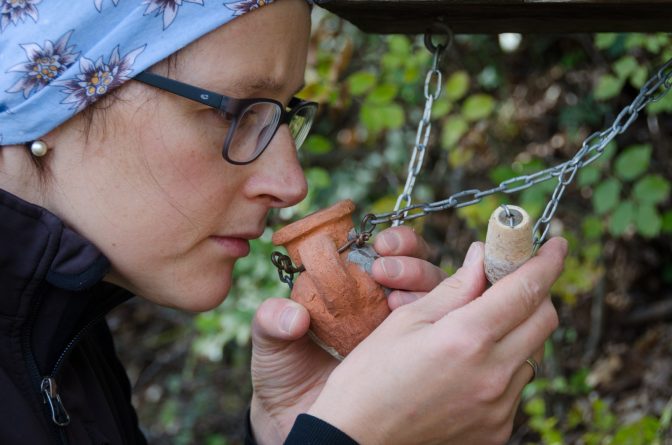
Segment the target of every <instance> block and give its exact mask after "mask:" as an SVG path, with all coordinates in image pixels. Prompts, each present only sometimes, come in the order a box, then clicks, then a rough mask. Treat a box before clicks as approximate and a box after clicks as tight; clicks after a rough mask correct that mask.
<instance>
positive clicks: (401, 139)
mask: <svg viewBox="0 0 672 445" xmlns="http://www.w3.org/2000/svg"><path fill="white" fill-rule="evenodd" d="M313 19H314V20H313V22H314V23H313V33H312V40H311V48H310V55H309V68H308V71H307V74H306V82H307V86H306V88H305V90H304V91H303V92H302V94H301V95H302V96H303V97H306V98H310V99H312V100H317V101H319V102H320V103H321V104H322V107H321V110H320V115H319V118H318V122H317V123H316V126H315V129H314V131H313V132H312V135H311V136H310V138H309V139H308V140H307V142H306V144H305V147H304V149H303V150H302V153H301V158H302V164H303V165H304V167H305V172H306V176H307V178H308V182H309V186H310V191H309V194H308V197H307V198H306V200H305V201H304V202H302V203H301V204H299V205H297V206H295V207H293V208H290V209H284V210H282V211H280V212H278V213H277V214H274V215H272V217H271V221H270V224H269V227H270V228H269V229H268V230H267V232H266V233H265V235H264V236H263V237H262V239H260V240H258V241H255V242H253V243H252V244H253V249H252V250H253V253H252V254H251V255H250V256H249V257H247V258H245V259H244V260H242V261H240V263H239V265H238V266H237V268H236V270H235V277H236V285H235V288H234V289H233V290H232V292H231V294H230V296H229V297H228V299H227V300H226V301H225V302H224V304H222V306H221V307H220V308H218V309H216V310H214V311H211V312H208V313H203V314H198V315H191V314H184V313H180V312H176V311H172V310H168V309H161V308H156V307H153V306H151V305H149V304H147V303H144V302H142V301H140V300H139V299H136V300H137V301H132V302H131V303H129V304H127V305H125V306H123V307H121V308H119V309H117V310H116V311H115V312H114V313H113V314H111V316H110V317H109V321H110V324H111V326H112V327H113V330H114V331H115V334H116V337H117V346H118V348H119V351H120V354H121V356H122V358H123V360H124V361H125V363H126V364H127V367H128V370H129V375H130V377H131V381H132V382H133V384H134V387H135V391H134V394H135V395H134V399H135V403H136V406H137V407H138V410H139V415H140V418H141V422H142V425H143V427H144V428H145V431H146V433H147V436H148V438H149V439H150V443H154V444H176V445H185V444H206V445H233V444H240V443H241V439H242V434H241V433H242V425H243V419H244V416H245V411H246V409H247V406H248V403H249V398H250V394H251V388H250V383H249V375H248V374H249V358H250V357H249V353H250V345H249V338H250V334H249V326H250V322H251V319H252V316H253V314H254V311H255V308H256V307H257V306H258V305H259V304H260V303H261V302H262V301H263V300H264V299H266V298H268V297H271V296H287V295H288V289H287V288H286V286H285V285H283V284H282V283H280V281H279V280H278V278H277V273H276V270H275V269H274V267H273V266H272V264H271V262H270V260H269V258H270V254H271V252H272V251H273V250H274V248H273V246H272V245H271V244H270V238H271V235H272V233H273V229H274V228H278V227H280V226H282V225H285V224H287V223H288V222H290V221H292V220H294V219H298V218H299V217H301V216H304V215H306V214H308V213H310V212H312V211H315V210H317V209H320V208H324V207H326V206H328V205H330V204H333V203H334V202H335V201H337V200H339V199H344V198H350V199H353V200H354V201H355V202H356V203H357V204H358V212H359V215H358V217H361V216H362V215H363V214H365V213H368V212H375V213H380V212H385V211H389V210H391V209H392V207H393V206H394V203H395V201H396V196H397V195H398V193H399V192H400V191H401V190H402V189H403V184H404V181H405V178H406V169H407V163H408V160H409V154H410V151H411V148H412V146H413V142H414V140H415V135H416V128H417V123H418V121H419V120H420V118H421V117H422V110H423V107H424V90H423V89H424V81H425V76H426V72H427V70H428V69H429V67H430V65H431V55H430V53H429V52H428V51H427V50H426V49H425V47H424V45H423V43H422V36H402V35H390V36H380V35H366V34H363V33H361V32H360V31H358V30H357V29H356V28H355V27H353V26H352V25H350V24H348V23H346V22H343V21H341V20H340V19H338V18H337V17H335V16H333V15H330V14H329V13H326V12H325V11H323V10H319V9H316V10H315V11H314V13H313ZM671 57H672V36H671V35H668V34H596V35H587V34H581V35H562V36H555V35H528V36H520V35H515V34H511V35H500V36H497V35H495V36H482V35H474V36H457V37H456V39H455V42H454V44H453V46H452V47H451V49H450V50H449V51H448V52H447V54H445V56H444V57H443V59H442V63H441V65H440V69H441V71H442V73H443V85H442V86H443V92H442V94H441V97H440V99H439V100H438V101H436V103H435V104H434V109H433V115H432V118H433V120H432V123H433V131H432V136H431V144H430V152H429V153H428V155H427V158H426V160H425V166H424V170H423V172H422V174H421V175H420V177H419V178H418V183H417V185H416V188H415V196H414V202H420V201H429V200H437V199H441V198H445V197H447V196H449V195H450V194H452V193H455V192H457V191H459V190H462V189H472V188H479V189H487V188H491V187H494V186H496V185H497V184H499V183H500V182H501V181H503V180H505V179H508V178H510V177H513V176H517V175H521V174H528V173H531V172H535V171H538V170H540V169H543V168H546V167H550V166H553V165H556V164H559V163H561V162H564V161H566V160H568V159H570V158H571V157H572V156H573V155H574V153H575V152H576V151H577V150H578V148H579V147H580V146H581V143H582V142H583V140H584V139H585V138H586V137H587V136H589V135H590V134H592V133H593V132H595V131H598V130H602V129H605V128H607V127H608V126H610V125H611V122H613V120H614V119H615V117H616V115H617V114H618V112H620V110H621V109H622V108H623V107H624V106H625V105H627V104H629V103H630V102H631V101H632V100H633V99H634V98H635V97H636V95H637V93H638V90H639V88H640V87H641V86H642V85H643V83H644V82H645V81H646V80H647V79H648V77H649V76H651V75H652V74H653V73H654V72H655V69H656V67H657V66H659V65H660V64H662V63H663V62H665V61H666V60H668V59H669V58H671ZM671 113H672V94H669V95H668V96H666V97H665V98H664V99H663V100H661V101H659V102H657V103H655V104H652V105H650V106H649V107H648V108H646V109H645V110H644V111H643V112H642V115H641V116H640V118H639V119H638V120H637V121H636V122H635V123H634V124H633V126H632V128H631V129H630V130H629V131H628V132H627V133H626V134H624V135H622V136H619V137H618V138H617V139H616V141H615V142H614V143H613V144H612V145H611V146H610V147H609V148H608V149H607V150H606V152H605V154H604V155H603V156H602V157H601V158H600V159H599V161H597V162H595V163H594V164H592V165H591V166H590V167H587V168H584V169H582V170H581V172H580V173H579V174H578V176H577V178H576V181H575V183H574V185H572V186H571V187H570V188H569V189H568V190H567V192H566V193H565V196H564V197H563V199H562V202H561V204H560V207H559V210H558V213H557V216H556V218H555V220H554V222H553V225H552V228H551V232H552V234H557V235H563V236H565V237H566V238H567V239H568V240H569V242H570V255H569V257H568V259H567V264H566V268H565V272H564V274H563V276H562V277H561V279H560V280H559V282H558V283H557V285H556V286H555V287H554V289H553V299H554V302H555V304H556V307H557V309H558V311H559V314H560V318H561V322H560V328H559V329H558V330H557V331H556V332H555V334H554V335H553V336H552V338H551V339H550V340H549V342H548V344H547V348H546V358H545V361H544V373H543V377H542V378H539V379H537V380H536V381H535V382H533V383H532V384H530V385H528V387H527V389H526V391H525V393H524V398H523V401H522V404H521V409H520V413H519V416H518V419H517V421H516V427H515V431H514V435H513V437H512V438H511V441H510V443H511V444H527V443H534V444H549V445H550V444H586V445H592V444H595V445H597V444H634V445H636V444H642V445H643V444H658V445H662V444H672V433H670V429H671V424H672V290H671V288H672V254H671V252H672V202H671V200H670V181H671V180H672V177H671V175H670V172H671V171H672V139H671V138H670V135H671V134H672V115H671ZM554 185H555V184H554V181H549V182H547V183H543V184H540V185H538V186H536V187H534V188H532V189H528V190H526V191H524V192H521V193H519V194H514V195H507V196H493V197H489V198H487V199H485V200H484V201H483V202H481V203H480V204H478V205H474V206H471V207H466V208H463V209H460V210H458V211H452V210H451V211H446V212H442V213H437V214H433V215H431V216H429V217H427V218H423V219H421V220H418V221H416V222H414V223H413V224H414V226H415V227H416V228H417V229H418V230H419V231H421V233H422V234H423V236H424V237H425V238H426V239H427V240H428V242H429V243H430V244H431V245H432V246H433V253H432V261H433V262H435V263H436V264H438V265H440V266H441V267H443V268H444V269H445V270H446V271H448V272H451V271H454V270H455V269H456V268H457V267H459V265H460V264H461V261H462V257H463V254H464V253H465V252H466V250H467V248H468V246H469V244H470V243H471V242H472V241H475V240H483V239H484V237H485V228H486V223H487V219H488V217H489V215H490V213H491V212H492V211H493V210H494V209H495V207H496V206H498V205H499V204H501V203H511V204H516V205H522V206H523V207H525V208H526V209H527V210H528V211H529V212H530V213H531V215H532V216H533V217H538V216H539V214H540V213H541V211H543V208H544V206H545V205H546V202H547V200H548V197H549V196H550V193H551V192H552V190H553V186H554Z"/></svg>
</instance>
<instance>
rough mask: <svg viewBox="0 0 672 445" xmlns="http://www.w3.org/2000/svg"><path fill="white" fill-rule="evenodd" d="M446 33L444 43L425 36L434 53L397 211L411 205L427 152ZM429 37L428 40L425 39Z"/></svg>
mask: <svg viewBox="0 0 672 445" xmlns="http://www.w3.org/2000/svg"><path fill="white" fill-rule="evenodd" d="M446 33H447V35H448V40H447V42H446V43H445V44H444V45H438V46H437V45H434V44H433V43H432V42H431V39H432V37H431V34H430V33H429V32H428V34H427V35H426V36H425V42H426V44H427V42H428V41H429V42H430V44H427V47H428V49H430V51H432V52H433V53H434V61H433V62H432V67H431V68H430V69H429V71H427V75H426V76H425V89H424V92H425V109H424V111H423V113H422V119H420V122H419V123H418V130H417V132H416V135H415V144H414V145H413V152H412V153H411V160H410V161H409V163H408V172H407V176H406V184H405V185H404V190H403V191H402V192H401V193H400V194H399V196H398V197H397V202H396V203H395V205H394V211H398V210H399V209H400V208H402V206H403V207H404V208H408V207H410V206H411V203H412V201H413V198H412V194H413V187H415V181H416V178H417V177H418V175H419V174H420V171H421V170H422V165H423V163H424V160H425V154H426V153H427V147H428V144H429V136H430V134H431V132H432V106H433V105H434V101H435V100H437V99H438V98H439V97H440V96H441V87H442V84H443V78H442V75H441V71H440V70H439V60H440V59H441V54H442V53H443V52H444V51H445V50H446V49H447V48H448V47H449V46H450V44H451V43H452V33H451V32H450V29H448V30H447V31H446ZM427 39H429V40H427ZM403 221H406V220H405V219H401V218H399V219H395V220H394V221H393V222H392V225H393V226H398V225H400V224H402V223H403Z"/></svg>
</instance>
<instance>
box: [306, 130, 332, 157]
mask: <svg viewBox="0 0 672 445" xmlns="http://www.w3.org/2000/svg"><path fill="white" fill-rule="evenodd" d="M333 148H334V144H332V142H331V141H330V140H329V139H327V138H326V137H324V136H322V135H319V134H311V135H310V136H308V138H307V139H306V142H304V143H303V147H302V149H303V150H305V151H307V152H310V153H315V154H325V153H329V152H330V151H331V150H332V149H333Z"/></svg>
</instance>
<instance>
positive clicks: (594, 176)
mask: <svg viewBox="0 0 672 445" xmlns="http://www.w3.org/2000/svg"><path fill="white" fill-rule="evenodd" d="M599 180H600V170H599V169H598V168H596V167H593V166H592V165H591V166H588V167H584V168H582V169H581V170H579V176H578V177H577V183H578V185H579V187H586V186H588V185H593V184H595V183H596V182H597V181H599Z"/></svg>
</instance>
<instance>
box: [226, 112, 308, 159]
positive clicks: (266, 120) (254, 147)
mask: <svg viewBox="0 0 672 445" xmlns="http://www.w3.org/2000/svg"><path fill="white" fill-rule="evenodd" d="M281 116H282V109H281V108H280V106H278V105H277V104H275V103H272V102H255V103H253V104H251V105H249V106H248V107H247V108H245V110H244V111H243V112H242V113H241V115H240V118H239V119H238V123H237V125H236V128H235V130H234V133H233V136H232V138H231V140H230V141H229V147H228V156H229V158H230V159H231V160H233V161H235V162H248V161H250V160H252V159H255V158H256V157H257V156H258V155H259V154H260V153H261V152H262V151H263V150H264V149H265V148H266V146H267V145H268V144H269V143H270V141H271V138H273V136H274V134H275V131H276V129H277V128H278V123H279V121H280V118H281ZM314 117H315V110H313V109H312V108H311V107H302V108H300V109H298V110H296V112H295V113H294V114H293V116H292V118H291V120H290V122H289V131H290V133H291V135H292V138H293V139H294V141H295V144H296V148H297V149H298V148H299V147H300V146H301V144H302V143H303V142H304V140H305V139H306V136H307V135H308V131H309V130H310V126H311V124H312V121H313V118H314Z"/></svg>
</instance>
